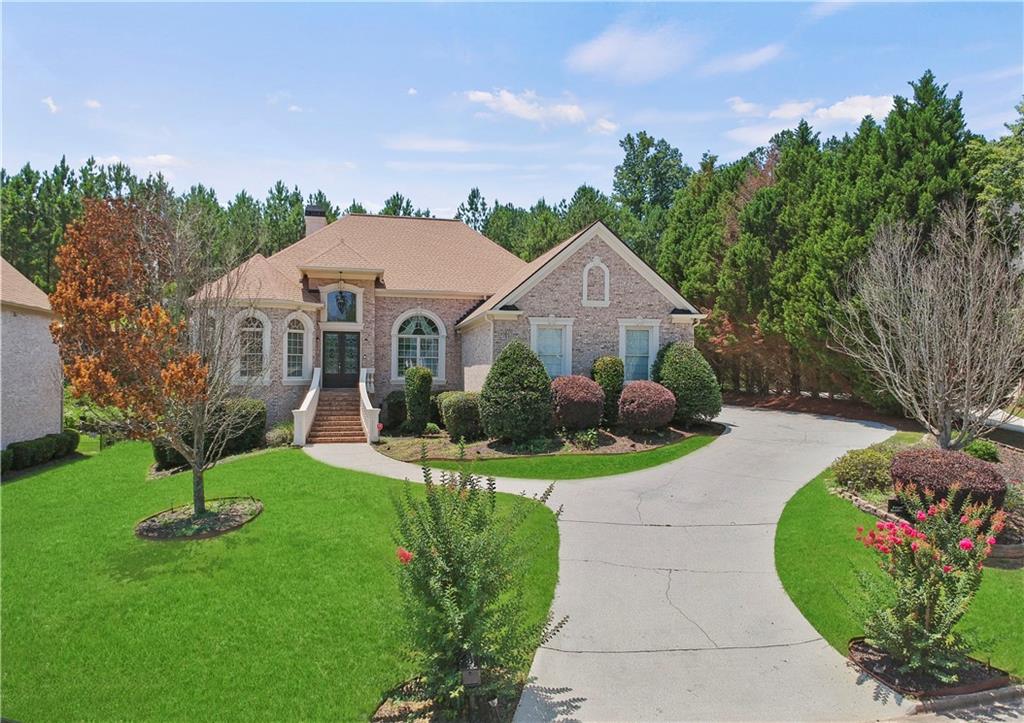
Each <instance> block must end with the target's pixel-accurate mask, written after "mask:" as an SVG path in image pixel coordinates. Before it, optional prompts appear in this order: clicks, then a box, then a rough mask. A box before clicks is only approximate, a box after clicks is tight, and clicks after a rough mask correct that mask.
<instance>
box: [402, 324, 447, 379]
mask: <svg viewBox="0 0 1024 723" xmlns="http://www.w3.org/2000/svg"><path fill="white" fill-rule="evenodd" d="M446 336H447V332H446V331H445V328H444V322H442V321H441V319H440V318H438V317H437V316H436V315H434V314H432V313H430V312H429V311H426V310H425V309H412V310H411V311H407V312H405V313H404V314H402V315H401V316H399V317H398V319H396V320H395V324H394V326H393V327H392V328H391V381H392V382H397V381H404V376H403V375H404V374H405V370H406V369H408V368H409V367H414V366H420V367H426V368H427V369H429V370H430V373H431V374H433V375H434V381H438V382H443V381H444V373H445V368H444V367H445V364H444V357H445V337H446Z"/></svg>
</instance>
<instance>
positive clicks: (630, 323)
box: [619, 319, 661, 379]
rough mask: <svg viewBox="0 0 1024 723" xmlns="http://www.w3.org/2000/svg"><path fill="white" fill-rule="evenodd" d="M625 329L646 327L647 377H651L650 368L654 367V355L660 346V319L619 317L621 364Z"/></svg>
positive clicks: (624, 345) (623, 360)
mask: <svg viewBox="0 0 1024 723" xmlns="http://www.w3.org/2000/svg"><path fill="white" fill-rule="evenodd" d="M627 329H648V330H649V331H650V334H649V335H648V337H647V354H648V357H647V378H648V379H650V378H651V369H652V368H653V367H654V357H656V356H657V355H658V350H659V349H660V348H661V339H660V337H661V320H660V319H619V359H621V360H622V365H623V366H625V365H626V330H627Z"/></svg>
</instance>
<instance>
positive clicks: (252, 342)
mask: <svg viewBox="0 0 1024 723" xmlns="http://www.w3.org/2000/svg"><path fill="white" fill-rule="evenodd" d="M265 333H266V329H265V328H264V324H263V321H262V320H261V319H259V318H257V317H256V316H246V317H245V318H243V319H242V322H241V325H240V326H239V329H238V342H239V356H238V360H239V361H238V376H240V377H242V379H254V378H256V377H260V376H262V375H263V370H264V369H265V368H266V359H265V358H264V356H265V355H264V349H263V346H264V344H263V336H264V334H265Z"/></svg>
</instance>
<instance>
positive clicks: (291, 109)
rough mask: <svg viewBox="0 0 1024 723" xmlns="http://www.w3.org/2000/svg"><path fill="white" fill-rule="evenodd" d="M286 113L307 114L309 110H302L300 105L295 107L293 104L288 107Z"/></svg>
mask: <svg viewBox="0 0 1024 723" xmlns="http://www.w3.org/2000/svg"><path fill="white" fill-rule="evenodd" d="M288 112H289V113H307V112H309V108H303V107H302V106H301V105H295V104H294V103H292V104H291V105H290V106H288Z"/></svg>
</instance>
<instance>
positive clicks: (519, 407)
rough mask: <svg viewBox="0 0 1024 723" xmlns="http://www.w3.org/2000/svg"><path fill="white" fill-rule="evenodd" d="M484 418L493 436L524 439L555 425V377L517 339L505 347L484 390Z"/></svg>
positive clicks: (539, 433) (538, 358)
mask: <svg viewBox="0 0 1024 723" xmlns="http://www.w3.org/2000/svg"><path fill="white" fill-rule="evenodd" d="M480 421H481V422H483V425H484V432H486V434H487V436H489V437H496V438H497V439H509V440H512V441H515V442H521V441H524V440H527V439H534V438H535V437H538V436H541V435H543V434H546V433H547V432H548V430H549V429H550V426H551V379H549V378H548V373H547V371H546V370H545V369H544V365H543V364H542V363H541V361H540V357H538V356H537V355H536V354H534V353H533V352H532V351H531V350H530V347H528V346H526V344H524V343H523V342H521V341H513V342H510V343H509V344H508V346H506V347H505V348H504V349H502V351H501V354H499V355H498V358H497V359H495V361H494V364H493V365H492V366H491V371H490V372H488V373H487V379H486V380H485V381H484V387H483V389H482V390H481V392H480Z"/></svg>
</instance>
